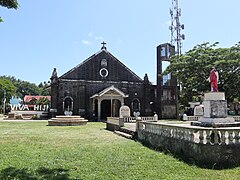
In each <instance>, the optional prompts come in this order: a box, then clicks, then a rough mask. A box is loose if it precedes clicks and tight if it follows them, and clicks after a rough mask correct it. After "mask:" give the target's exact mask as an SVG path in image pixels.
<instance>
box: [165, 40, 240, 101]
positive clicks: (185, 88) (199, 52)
mask: <svg viewBox="0 0 240 180" xmlns="http://www.w3.org/2000/svg"><path fill="white" fill-rule="evenodd" d="M217 45H218V43H214V44H210V43H208V42H207V43H203V44H200V45H197V46H195V47H193V49H192V50H190V51H188V52H186V53H185V54H183V55H180V56H173V57H172V58H171V64H170V65H169V66H168V67H167V69H166V71H165V72H164V74H167V73H172V75H174V76H176V77H177V79H178V82H179V84H180V85H181V88H182V90H181V93H180V103H181V104H183V105H187V103H188V102H189V101H191V100H192V97H194V96H199V95H203V94H204V92H207V91H210V83H209V82H208V80H207V79H208V77H209V73H210V69H211V67H213V66H214V67H215V68H216V69H217V71H218V72H219V84H218V86H219V91H223V92H225V95H226V99H227V100H228V102H232V101H233V100H234V98H237V99H240V88H239V87H240V75H239V73H240V43H237V44H236V45H234V46H232V47H230V48H217Z"/></svg>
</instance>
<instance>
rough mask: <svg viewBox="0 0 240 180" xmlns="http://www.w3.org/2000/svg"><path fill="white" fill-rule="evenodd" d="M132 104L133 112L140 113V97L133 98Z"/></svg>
mask: <svg viewBox="0 0 240 180" xmlns="http://www.w3.org/2000/svg"><path fill="white" fill-rule="evenodd" d="M131 106H132V112H133V113H134V114H135V113H140V101H139V99H137V98H135V99H133V100H132V103H131Z"/></svg>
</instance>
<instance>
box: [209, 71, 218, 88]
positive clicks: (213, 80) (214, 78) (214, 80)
mask: <svg viewBox="0 0 240 180" xmlns="http://www.w3.org/2000/svg"><path fill="white" fill-rule="evenodd" d="M209 80H210V84H211V91H212V92H218V72H217V71H216V69H215V68H214V67H212V69H211V71H210V76H209Z"/></svg>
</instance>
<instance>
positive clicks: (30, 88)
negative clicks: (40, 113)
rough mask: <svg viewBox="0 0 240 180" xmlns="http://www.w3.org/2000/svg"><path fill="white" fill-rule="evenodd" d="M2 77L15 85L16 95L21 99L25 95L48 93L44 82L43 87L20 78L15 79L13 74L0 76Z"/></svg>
mask: <svg viewBox="0 0 240 180" xmlns="http://www.w3.org/2000/svg"><path fill="white" fill-rule="evenodd" d="M0 77H2V78H5V79H8V80H9V81H11V82H12V83H13V85H14V86H15V87H16V93H15V94H16V96H18V97H20V98H21V99H23V97H24V96H25V95H44V96H46V95H49V92H48V91H47V88H48V86H47V85H46V84H45V85H44V86H43V87H38V86H37V85H36V84H34V83H30V82H27V81H22V80H20V79H16V78H15V77H13V76H0Z"/></svg>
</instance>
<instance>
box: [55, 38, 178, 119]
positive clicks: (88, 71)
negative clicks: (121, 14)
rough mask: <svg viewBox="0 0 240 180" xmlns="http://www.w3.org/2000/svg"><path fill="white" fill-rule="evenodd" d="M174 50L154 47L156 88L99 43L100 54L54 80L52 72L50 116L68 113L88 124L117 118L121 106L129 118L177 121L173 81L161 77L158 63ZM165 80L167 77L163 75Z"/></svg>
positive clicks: (172, 79)
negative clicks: (138, 117)
mask: <svg viewBox="0 0 240 180" xmlns="http://www.w3.org/2000/svg"><path fill="white" fill-rule="evenodd" d="M174 51H175V50H174V46H171V45H170V44H162V45H159V46H158V47H157V85H153V84H151V83H150V82H149V80H148V76H147V74H145V76H144V78H143V79H141V78H140V77H139V76H138V75H136V74H135V73H134V72H133V71H132V70H130V69H129V68H128V67H127V66H126V65H124V64H123V63H122V62H121V61H120V60H118V59H117V58H116V57H115V56H113V55H112V54H111V53H110V52H109V51H108V50H107V48H106V43H105V42H103V43H102V47H101V50H100V51H98V52H97V53H95V54H93V55H92V56H90V57H89V58H87V59H86V60H84V61H83V62H82V63H80V64H79V65H77V66H76V67H74V68H72V69H71V70H69V71H68V72H66V73H65V74H63V75H61V76H60V77H58V75H57V71H56V68H54V71H53V73H52V76H51V109H50V112H55V113H56V114H59V115H63V114H64V112H65V111H71V112H72V114H73V115H80V116H82V117H84V118H86V119H89V120H92V121H101V120H106V118H107V117H118V116H119V109H120V107H121V106H123V105H126V106H128V107H129V108H130V110H131V116H153V115H154V114H155V113H157V114H158V117H159V118H176V117H177V97H176V91H177V86H176V80H174V78H169V79H166V78H164V77H165V76H162V62H163V61H169V60H170V56H171V55H173V54H174ZM167 77H169V75H167Z"/></svg>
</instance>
